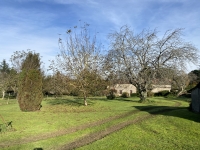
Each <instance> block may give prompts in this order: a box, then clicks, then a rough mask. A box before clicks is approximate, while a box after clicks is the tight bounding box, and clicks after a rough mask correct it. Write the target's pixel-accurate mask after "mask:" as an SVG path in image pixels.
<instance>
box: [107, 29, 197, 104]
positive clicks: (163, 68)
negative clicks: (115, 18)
mask: <svg viewBox="0 0 200 150" xmlns="http://www.w3.org/2000/svg"><path fill="white" fill-rule="evenodd" d="M181 33H182V29H176V30H173V31H171V30H169V31H166V32H165V34H164V35H163V36H162V37H160V36H159V35H158V32H157V31H156V30H153V31H151V30H143V31H142V32H141V33H139V34H134V32H133V31H132V30H130V28H129V27H127V26H123V27H122V28H121V29H120V30H119V31H118V32H114V33H111V34H110V35H109V37H110V40H111V50H110V51H109V54H108V56H107V65H108V68H112V69H111V70H112V71H114V72H120V73H122V74H124V76H125V77H126V78H127V79H128V80H129V82H130V83H131V84H133V85H135V86H136V88H137V90H138V92H139V94H140V101H141V102H143V101H145V99H146V97H147V91H148V87H149V86H150V85H151V84H152V83H153V82H155V81H157V78H159V80H160V81H161V80H166V79H167V78H168V77H169V76H168V75H169V74H171V71H170V70H184V69H185V67H186V65H187V64H188V63H189V62H192V63H197V60H198V50H197V48H196V47H194V46H193V45H192V44H190V43H188V42H184V41H183V39H182V38H181Z"/></svg>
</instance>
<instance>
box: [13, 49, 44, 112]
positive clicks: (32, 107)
mask: <svg viewBox="0 0 200 150" xmlns="http://www.w3.org/2000/svg"><path fill="white" fill-rule="evenodd" d="M12 58H13V62H19V61H18V60H16V59H20V60H23V61H21V64H18V66H20V70H18V71H20V73H19V79H18V95H17V99H18V103H19V107H20V109H21V110H22V111H36V110H39V109H40V107H41V102H42V98H43V94H42V73H41V69H40V65H41V61H40V56H39V54H38V53H35V52H32V51H28V52H27V53H26V52H24V51H23V52H17V53H15V54H14V57H12Z"/></svg>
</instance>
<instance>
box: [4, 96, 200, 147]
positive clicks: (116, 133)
mask: <svg viewBox="0 0 200 150" xmlns="http://www.w3.org/2000/svg"><path fill="white" fill-rule="evenodd" d="M138 100H139V99H138V98H137V97H135V98H126V99H125V98H117V99H115V100H107V99H106V98H104V97H93V98H89V99H88V104H89V105H88V106H83V100H82V99H80V98H76V97H65V98H60V99H44V100H43V102H42V108H41V110H40V111H37V112H21V111H20V109H19V106H18V103H17V101H16V100H15V99H13V100H10V101H9V104H7V100H1V99H0V115H1V116H2V117H3V118H4V120H5V121H6V122H7V121H12V125H13V128H12V130H9V131H5V132H0V149H3V150H16V149H19V150H29V149H30V150H33V149H34V148H38V149H39V148H40V150H42V149H43V150H48V149H52V150H53V149H70V148H71V149H73V148H76V149H82V150H83V149H91V150H92V149H93V150H94V149H199V147H200V143H199V142H198V139H199V138H200V131H199V130H198V129H200V124H199V123H200V116H199V114H194V113H192V112H189V111H188V110H187V107H188V105H189V103H188V102H187V101H188V99H180V98H179V99H178V98H162V97H155V98H150V99H149V103H145V104H142V103H138ZM163 110H166V111H163ZM0 124H3V119H0Z"/></svg>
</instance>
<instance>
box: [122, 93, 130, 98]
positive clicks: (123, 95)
mask: <svg viewBox="0 0 200 150" xmlns="http://www.w3.org/2000/svg"><path fill="white" fill-rule="evenodd" d="M121 97H123V98H128V97H129V93H127V92H123V93H122V95H121Z"/></svg>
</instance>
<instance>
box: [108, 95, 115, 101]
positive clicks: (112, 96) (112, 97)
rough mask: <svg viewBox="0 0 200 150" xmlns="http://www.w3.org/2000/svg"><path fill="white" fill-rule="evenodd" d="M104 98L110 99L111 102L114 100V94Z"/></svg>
mask: <svg viewBox="0 0 200 150" xmlns="http://www.w3.org/2000/svg"><path fill="white" fill-rule="evenodd" d="M106 97H107V99H111V100H112V99H115V98H116V96H115V94H112V95H107V96H106Z"/></svg>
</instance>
